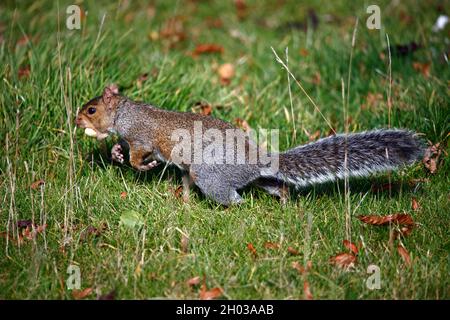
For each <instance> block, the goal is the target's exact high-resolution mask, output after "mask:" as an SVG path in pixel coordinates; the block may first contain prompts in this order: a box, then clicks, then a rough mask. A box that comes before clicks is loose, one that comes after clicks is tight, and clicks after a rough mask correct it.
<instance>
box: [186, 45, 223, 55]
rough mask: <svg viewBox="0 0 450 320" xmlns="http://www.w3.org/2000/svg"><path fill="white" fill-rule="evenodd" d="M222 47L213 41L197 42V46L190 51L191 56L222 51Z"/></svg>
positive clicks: (220, 52)
mask: <svg viewBox="0 0 450 320" xmlns="http://www.w3.org/2000/svg"><path fill="white" fill-rule="evenodd" d="M223 51H224V50H223V47H222V46H221V45H219V44H215V43H206V44H199V45H197V47H195V49H194V51H193V52H192V56H193V57H197V56H199V55H201V54H208V53H219V54H222V53H223Z"/></svg>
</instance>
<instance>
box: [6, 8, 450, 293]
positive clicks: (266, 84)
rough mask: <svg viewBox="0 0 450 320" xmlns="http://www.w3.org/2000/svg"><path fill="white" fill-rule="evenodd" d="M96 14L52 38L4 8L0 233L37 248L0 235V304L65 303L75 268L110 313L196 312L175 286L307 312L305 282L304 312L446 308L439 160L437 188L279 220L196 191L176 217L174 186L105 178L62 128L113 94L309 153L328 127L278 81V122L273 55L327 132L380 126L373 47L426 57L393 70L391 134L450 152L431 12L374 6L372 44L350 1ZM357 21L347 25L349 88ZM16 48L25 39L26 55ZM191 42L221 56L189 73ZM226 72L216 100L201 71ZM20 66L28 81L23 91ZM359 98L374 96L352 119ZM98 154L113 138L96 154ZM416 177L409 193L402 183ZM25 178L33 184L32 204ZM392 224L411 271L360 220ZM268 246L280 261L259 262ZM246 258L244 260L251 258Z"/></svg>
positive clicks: (297, 202) (259, 203) (106, 166)
mask: <svg viewBox="0 0 450 320" xmlns="http://www.w3.org/2000/svg"><path fill="white" fill-rule="evenodd" d="M95 3H96V4H95V5H94V4H93V3H89V4H87V3H86V4H84V5H83V8H84V9H85V10H86V11H87V15H85V17H84V18H83V20H82V29H81V30H72V31H70V30H67V29H66V28H65V19H66V16H67V15H66V14H65V9H66V7H67V6H68V5H69V4H71V2H70V1H69V2H68V1H59V2H55V3H53V2H52V1H34V2H33V3H32V4H31V5H30V6H26V5H25V4H23V2H19V3H14V2H11V1H7V2H6V3H2V4H1V5H0V10H1V12H2V15H1V16H0V28H1V29H0V34H1V35H2V37H0V38H3V41H1V40H0V41H1V43H0V62H1V63H0V76H1V81H0V91H1V93H2V94H1V96H0V106H1V109H0V137H1V141H3V148H2V150H3V151H2V152H1V158H0V159H1V160H0V194H1V195H2V196H1V199H0V201H1V206H0V231H1V232H6V231H8V232H10V233H12V234H13V237H14V239H17V233H18V231H17V227H15V226H16V222H17V221H18V220H24V219H33V220H34V221H35V222H36V223H37V224H39V225H42V224H44V223H46V224H47V228H46V230H45V232H43V233H41V234H39V235H37V236H36V238H35V239H34V240H25V241H24V243H23V244H21V245H20V246H19V245H17V243H15V240H14V239H9V240H8V241H7V238H6V237H5V233H2V235H3V237H0V244H1V250H0V298H1V299H71V298H72V292H71V290H69V289H67V287H66V285H65V282H66V279H67V278H68V276H69V275H68V274H67V268H68V266H69V265H77V266H79V267H80V270H81V289H84V288H93V290H94V293H93V294H91V295H90V296H89V298H96V296H97V295H100V294H106V293H108V292H111V291H112V290H115V292H116V298H117V299H134V298H136V299H142V298H155V297H159V298H194V299H195V298H198V292H199V288H198V287H194V288H190V287H189V286H188V285H187V284H186V280H187V279H189V278H192V277H194V276H200V277H203V276H205V281H206V285H207V287H208V288H212V287H216V286H218V287H221V288H223V290H224V291H223V292H224V293H223V297H224V298H229V299H303V298H304V292H303V283H304V281H308V283H309V285H310V288H311V292H312V294H313V296H314V298H315V299H448V298H449V288H450V280H449V276H448V275H449V249H450V244H449V230H450V223H449V222H450V219H449V218H450V210H449V209H448V208H449V189H448V186H449V178H448V172H449V171H448V170H449V165H448V161H444V162H443V163H442V164H441V166H440V167H439V169H438V171H437V173H436V174H434V175H430V174H429V173H427V171H426V170H425V169H424V167H423V165H422V164H420V163H418V164H416V165H414V166H412V167H409V168H404V169H402V170H400V171H398V172H393V173H392V174H390V175H380V176H376V177H371V178H369V179H363V180H352V181H350V194H349V195H348V197H346V196H345V191H344V183H342V182H340V183H334V184H327V185H324V186H317V187H314V188H309V189H306V190H302V191H301V192H300V193H299V194H297V195H296V196H295V197H293V198H292V199H291V200H290V201H289V203H288V204H287V206H286V207H283V206H282V205H281V204H280V203H279V201H278V200H277V199H275V198H273V197H271V196H269V195H267V194H264V193H263V192H262V191H260V190H256V189H250V190H246V191H245V192H244V199H245V203H244V204H242V205H240V206H235V207H231V208H228V209H224V208H222V207H220V206H217V205H216V204H214V203H212V202H211V201H209V200H207V199H204V198H203V197H202V196H201V195H200V194H199V193H195V194H194V196H193V197H192V199H191V202H190V203H188V204H185V203H183V202H182V201H180V200H179V199H177V198H176V197H175V196H174V193H173V189H175V188H176V186H177V185H179V184H181V182H180V179H179V177H178V176H177V174H176V171H174V170H168V171H167V172H166V173H164V174H163V176H162V177H161V171H158V170H156V171H155V172H150V173H146V174H139V173H137V172H135V171H133V170H132V169H131V168H128V167H120V166H116V165H111V163H110V162H109V161H108V158H107V157H106V156H105V153H104V150H105V149H104V148H105V146H104V145H102V144H101V143H98V142H97V141H95V140H94V139H90V138H88V137H86V136H84V135H83V134H82V133H81V132H80V131H79V130H78V131H77V130H76V129H75V128H74V123H73V119H74V116H75V114H76V112H77V109H78V108H79V106H81V105H82V104H83V103H84V102H86V101H87V100H89V99H90V98H92V97H94V96H96V95H99V94H100V93H101V90H102V89H103V87H104V86H105V85H106V84H108V83H111V82H114V83H118V84H119V85H120V86H121V87H122V91H123V93H124V94H126V95H127V96H130V97H132V98H133V99H137V100H144V101H147V102H151V103H153V104H155V105H158V106H161V107H163V108H165V109H173V110H191V108H192V107H193V106H194V105H195V104H196V103H197V102H199V101H200V102H205V103H209V104H211V105H213V107H214V108H213V116H215V117H219V118H222V119H225V120H228V121H233V120H234V119H236V118H242V119H245V120H246V121H248V123H249V124H250V126H251V127H253V128H278V129H280V146H281V148H282V149H285V148H288V147H292V146H295V145H297V144H301V143H306V142H308V134H307V132H309V133H313V132H316V131H317V130H320V133H321V136H322V137H323V136H326V135H327V133H328V132H329V130H330V129H329V127H328V126H327V124H326V122H325V120H324V119H323V118H322V117H321V115H320V114H319V113H318V112H317V111H316V110H315V109H314V107H313V105H312V104H311V103H310V102H309V100H308V99H307V98H306V96H305V95H304V94H303V93H302V92H301V90H300V89H299V88H298V87H297V85H296V84H295V82H294V81H293V80H292V79H291V80H290V82H291V91H292V110H291V102H290V95H289V89H288V88H289V87H288V80H287V74H286V70H284V69H283V68H281V67H280V65H279V64H278V63H277V62H276V60H275V57H274V55H273V53H272V51H271V49H270V47H273V48H274V49H275V50H276V51H277V53H278V54H279V55H280V57H281V58H283V59H284V58H285V55H284V50H285V48H286V47H289V68H290V70H291V71H292V73H293V74H294V75H295V76H296V78H297V79H298V80H299V81H300V83H301V84H302V85H303V86H304V88H305V90H306V92H307V93H308V94H309V95H310V96H311V97H312V99H313V100H314V101H315V103H317V105H318V106H319V108H320V110H321V112H322V113H323V115H324V116H325V118H326V119H327V121H329V122H330V123H331V124H332V126H333V127H334V128H335V129H336V130H337V131H340V132H343V131H345V121H344V119H345V117H344V111H345V110H346V109H347V111H346V112H347V114H348V115H349V116H350V117H351V121H349V126H348V130H349V131H351V132H356V131H361V130H369V129H373V128H381V127H387V126H388V122H389V116H388V114H389V110H388V106H387V97H388V92H389V68H388V64H389V63H388V55H387V51H386V36H385V34H386V33H387V34H388V35H389V40H390V42H391V44H399V43H407V42H410V41H416V42H418V43H421V44H423V48H422V49H421V50H419V51H417V52H415V53H414V54H413V55H410V56H407V57H398V56H393V57H392V79H393V81H392V101H393V105H392V110H391V114H390V122H391V126H392V127H402V128H410V129H413V130H416V131H417V132H420V133H423V134H424V135H425V137H426V139H428V140H430V141H431V142H433V143H437V142H440V143H441V145H442V146H443V147H444V149H446V150H448V139H447V137H448V136H447V134H448V132H449V129H450V128H449V125H448V115H449V111H450V109H449V103H448V93H449V92H448V81H449V76H450V72H449V65H448V62H446V60H444V59H443V53H444V52H446V51H445V50H446V44H445V39H447V40H448V37H447V35H448V28H447V30H446V31H442V32H440V33H434V32H432V31H431V27H432V25H433V24H434V22H435V19H436V18H437V16H438V14H439V12H438V5H439V3H440V2H439V1H427V2H423V1H409V2H408V3H404V2H401V3H399V4H397V5H395V4H393V3H391V2H389V1H379V5H380V7H381V18H382V29H381V30H368V29H367V28H366V27H365V21H366V18H367V16H368V15H367V14H366V12H365V8H366V5H363V4H362V3H360V2H348V3H344V2H342V3H338V2H335V1H333V2H331V1H327V2H319V1H314V2H312V3H310V4H308V5H306V4H299V3H297V1H291V2H286V3H283V4H276V3H277V2H264V3H262V2H259V1H248V6H249V9H248V10H247V16H246V17H245V18H244V19H238V17H237V15H236V9H235V6H234V4H233V3H232V2H228V1H198V2H197V1H177V2H175V1H173V2H172V1H164V2H163V1H161V2H158V3H157V4H156V5H155V15H154V16H153V17H152V16H151V14H152V13H151V10H148V6H147V5H146V4H144V1H136V2H134V1H133V2H131V1H130V2H123V1H122V2H121V1H116V2H111V3H109V2H107V1H103V2H101V3H100V4H99V2H95ZM308 8H314V10H315V11H316V12H317V14H318V16H319V18H320V23H319V25H318V27H317V29H313V28H309V29H308V32H306V33H305V32H304V31H303V30H302V29H295V28H294V29H291V28H285V27H283V26H285V25H286V23H288V22H292V21H304V19H305V16H306V12H307V9H308ZM58 10H59V11H58ZM58 12H59V16H58ZM105 13H106V16H105V19H104V23H103V24H102V23H101V21H102V19H101V18H102V16H103V14H105ZM149 14H150V15H149ZM174 16H179V19H183V21H184V25H183V31H184V32H185V33H186V35H187V38H186V40H184V41H180V42H175V43H174V44H173V47H170V45H169V44H168V43H167V40H163V39H156V40H151V39H150V38H149V34H151V33H152V32H153V34H155V33H156V34H157V32H158V31H159V30H160V28H161V27H163V26H164V25H165V24H166V23H167V20H168V19H169V18H170V17H174ZM209 17H213V18H220V19H221V21H222V22H223V26H222V27H219V28H213V27H210V26H208V24H207V23H208V21H209V20H208V18H209ZM327 17H328V19H331V20H332V21H329V22H327V21H326V19H327ZM355 17H359V27H358V29H357V32H356V42H355V47H354V49H353V58H352V67H351V74H350V77H349V74H348V71H349V70H350V68H349V59H350V53H351V50H352V49H351V47H352V45H351V42H352V34H353V31H354V25H355ZM24 35H28V36H29V37H31V39H32V40H31V41H30V42H27V43H23V42H24V41H20V39H21V38H23V36H24ZM200 43H219V44H220V45H222V46H223V47H224V52H223V54H221V55H219V54H211V55H202V56H200V57H198V58H192V57H191V56H190V55H189V54H188V53H190V52H192V51H193V50H194V48H195V46H196V44H200ZM301 52H302V53H303V54H301ZM382 52H383V53H384V54H385V57H384V59H382V58H381V57H380V53H382ZM225 62H231V63H234V64H235V65H236V75H235V77H234V78H233V79H232V81H231V83H230V85H228V86H223V85H221V84H220V82H219V79H218V76H217V72H216V71H215V68H217V66H218V65H220V64H222V63H225ZM413 62H420V63H427V62H430V63H431V67H430V74H429V76H428V77H426V76H425V75H423V74H422V73H420V72H418V71H417V70H415V69H414V68H413ZM27 66H29V69H30V74H29V76H23V77H21V78H19V76H18V72H19V70H20V69H22V70H26V69H27ZM144 73H149V79H148V80H147V81H145V82H143V83H142V85H139V84H138V82H137V81H136V80H137V79H138V78H139V76H140V75H142V74H144ZM316 74H320V83H319V81H317V76H315V75H316ZM314 77H315V78H316V81H314ZM348 77H349V78H350V89H349V96H348V106H346V108H344V107H343V102H342V101H343V97H342V83H344V86H345V87H344V91H345V92H347V89H348V87H347V85H348V81H347V79H348ZM314 82H315V83H314ZM369 93H372V94H380V96H381V97H380V98H378V99H377V100H376V102H375V104H374V106H372V107H370V108H362V107H361V105H363V104H366V105H367V98H366V97H367V96H368V94H369ZM346 99H347V97H344V101H345V100H346ZM292 115H294V117H292ZM112 143H113V139H109V140H108V141H107V142H106V144H107V147H108V148H109V147H110V146H111V145H112ZM424 178H426V179H428V180H426V182H422V183H419V185H418V186H416V187H411V186H410V185H409V183H408V182H409V181H410V180H411V179H424ZM38 179H43V180H45V185H43V186H41V187H38V188H36V189H31V188H30V185H31V184H32V183H33V182H34V181H36V180H38ZM388 181H391V182H392V183H395V184H396V185H397V186H398V187H397V188H395V189H394V190H392V191H391V192H389V191H380V192H372V191H371V185H372V184H382V183H386V182H388ZM122 192H126V193H127V194H126V197H125V199H122V197H121V193H122ZM413 197H415V198H416V199H417V201H418V202H419V203H420V209H419V210H417V211H413V210H412V209H411V199H412V198H413ZM346 199H347V200H346ZM348 207H350V210H348ZM131 210H134V211H136V212H138V214H140V215H141V216H142V217H143V221H144V225H143V226H142V227H141V228H136V229H130V228H127V227H126V226H123V225H121V224H120V217H121V216H122V215H123V214H125V213H127V212H130V211H131ZM346 212H348V214H349V215H350V220H349V221H350V222H349V224H348V223H347V225H346ZM395 212H406V213H409V214H411V215H412V217H413V218H414V220H415V221H416V222H417V224H418V226H417V228H415V229H414V231H413V232H412V234H411V235H410V236H408V237H405V238H402V239H400V240H399V241H400V242H401V243H402V244H403V245H404V246H405V248H406V249H407V250H408V252H409V253H410V256H411V259H412V266H411V267H407V266H405V262H404V261H403V260H402V258H401V257H400V256H399V254H398V253H397V250H396V246H397V244H394V245H389V243H388V239H389V229H388V228H377V227H372V226H368V225H364V224H362V223H361V222H360V221H359V220H358V219H356V216H357V215H361V214H370V213H376V214H381V215H386V214H390V213H395ZM102 225H106V226H107V228H106V230H104V231H103V232H102V234H101V235H100V236H98V237H94V236H89V237H87V239H85V238H86V237H85V236H84V235H85V234H86V230H87V229H88V228H89V226H94V227H96V228H98V229H100V228H101V226H102ZM349 232H350V233H349ZM186 238H187V239H188V240H186ZM346 238H350V239H349V240H352V241H353V242H355V243H359V242H361V244H362V248H361V249H360V253H359V256H358V262H357V264H356V265H355V268H354V269H353V270H351V271H344V270H341V269H339V268H337V267H335V266H333V265H330V263H329V262H328V259H329V258H330V257H331V256H333V255H336V254H338V253H340V252H343V251H344V249H343V246H342V241H343V240H344V239H346ZM183 239H184V240H183ZM267 241H270V242H274V243H279V244H280V248H279V249H265V248H264V243H265V242H267ZM248 243H252V244H253V245H254V247H255V248H256V250H257V253H258V256H257V257H256V258H253V257H252V254H251V253H250V252H249V250H248V249H247V244H248ZM288 247H292V248H295V249H296V250H298V251H299V252H300V254H299V255H291V254H290V253H289V252H288V250H287V248H288ZM296 261H297V262H299V263H301V264H306V263H307V261H311V263H312V269H311V270H310V272H309V273H308V274H306V275H300V274H299V273H298V272H297V271H296V270H295V269H293V268H292V263H293V262H296ZM370 264H376V265H377V266H379V267H380V270H381V288H380V289H379V290H369V289H368V288H367V287H366V284H365V282H366V279H367V278H368V277H369V274H367V273H366V270H367V267H368V266H369V265H370Z"/></svg>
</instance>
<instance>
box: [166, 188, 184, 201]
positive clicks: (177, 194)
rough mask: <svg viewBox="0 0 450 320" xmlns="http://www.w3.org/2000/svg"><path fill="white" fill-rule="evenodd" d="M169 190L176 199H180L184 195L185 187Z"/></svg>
mask: <svg viewBox="0 0 450 320" xmlns="http://www.w3.org/2000/svg"><path fill="white" fill-rule="evenodd" d="M169 190H170V191H171V192H172V193H173V195H174V196H175V198H177V199H180V198H181V195H182V193H183V186H178V187H177V188H176V189H174V188H172V187H170V188H169Z"/></svg>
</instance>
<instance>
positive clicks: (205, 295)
mask: <svg viewBox="0 0 450 320" xmlns="http://www.w3.org/2000/svg"><path fill="white" fill-rule="evenodd" d="M222 292H223V290H222V289H221V288H218V287H216V288H213V289H211V290H207V289H206V284H204V283H203V284H202V288H201V289H200V300H212V299H216V298H218V297H220V296H221V295H222Z"/></svg>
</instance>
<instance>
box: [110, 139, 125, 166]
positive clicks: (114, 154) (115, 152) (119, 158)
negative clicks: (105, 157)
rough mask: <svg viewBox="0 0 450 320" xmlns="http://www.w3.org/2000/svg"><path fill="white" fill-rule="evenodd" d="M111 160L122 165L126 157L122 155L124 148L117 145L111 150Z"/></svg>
mask: <svg viewBox="0 0 450 320" xmlns="http://www.w3.org/2000/svg"><path fill="white" fill-rule="evenodd" d="M111 158H112V160H113V161H116V162H118V163H120V164H123V161H124V156H123V153H122V146H121V145H120V144H118V143H116V144H115V145H114V146H113V147H112V149H111Z"/></svg>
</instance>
